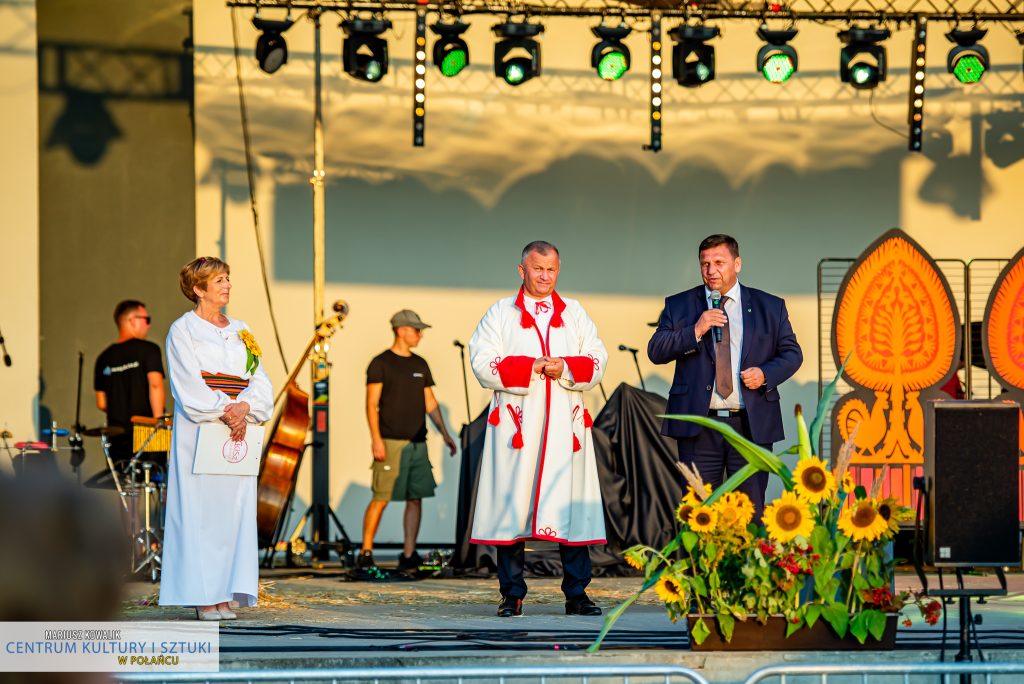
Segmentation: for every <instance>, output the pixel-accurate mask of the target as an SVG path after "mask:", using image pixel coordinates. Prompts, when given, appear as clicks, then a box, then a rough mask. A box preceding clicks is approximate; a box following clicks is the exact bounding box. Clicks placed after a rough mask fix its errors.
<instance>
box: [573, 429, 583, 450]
mask: <svg viewBox="0 0 1024 684" xmlns="http://www.w3.org/2000/svg"><path fill="white" fill-rule="evenodd" d="M582 448H583V446H582V445H581V444H580V439H579V437H577V436H576V433H573V435H572V453H574V454H575V453H576V452H577V451H579V450H580V449H582Z"/></svg>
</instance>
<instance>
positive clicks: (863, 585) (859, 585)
mask: <svg viewBox="0 0 1024 684" xmlns="http://www.w3.org/2000/svg"><path fill="white" fill-rule="evenodd" d="M853 588H854V589H856V590H857V591H864V590H865V589H870V588H871V585H870V584H868V581H867V580H866V579H864V575H857V576H856V577H854V578H853Z"/></svg>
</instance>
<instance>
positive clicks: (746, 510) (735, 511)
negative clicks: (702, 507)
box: [714, 492, 754, 529]
mask: <svg viewBox="0 0 1024 684" xmlns="http://www.w3.org/2000/svg"><path fill="white" fill-rule="evenodd" d="M714 509H715V510H716V511H717V512H718V522H719V524H720V525H721V526H722V528H724V529H728V528H736V527H738V528H740V529H745V528H746V527H747V523H749V522H750V521H751V519H753V517H754V504H752V503H750V499H749V498H748V497H747V495H746V494H744V493H742V492H729V493H728V494H725V495H723V496H722V498H721V499H719V500H718V501H717V502H716V503H715V505H714Z"/></svg>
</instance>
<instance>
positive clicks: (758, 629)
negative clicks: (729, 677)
mask: <svg viewBox="0 0 1024 684" xmlns="http://www.w3.org/2000/svg"><path fill="white" fill-rule="evenodd" d="M696 621H697V616H695V615H687V616H686V628H687V630H690V632H691V633H692V631H693V625H694V623H695V622H696ZM704 624H706V625H707V626H708V628H709V629H710V630H711V634H710V635H708V638H707V639H705V640H704V643H703V644H699V645H698V644H697V643H696V642H694V641H693V640H691V641H690V649H691V650H694V651H891V650H893V648H894V647H895V646H896V627H897V625H898V624H899V615H896V614H893V615H888V616H886V622H885V633H884V634H883V635H882V640H881V641H876V640H875V638H874V637H873V636H871V635H870V634H869V635H868V638H867V640H866V641H865V642H864V643H863V644H862V643H860V642H859V641H857V638H856V637H854V636H853V635H851V634H849V633H847V635H846V636H845V637H842V638H840V636H839V635H838V634H836V633H835V631H833V629H832V626H831V625H829V624H828V623H827V622H825V620H822V619H819V620H818V621H817V622H816V623H814V627H810V628H808V627H807V626H806V625H805V626H804V627H801V628H800V629H798V630H797V631H796V632H793V634H792V635H790V637H789V638H788V639H787V638H786V625H787V623H786V618H784V617H783V616H781V615H773V616H771V617H769V618H768V623H767V624H764V625H762V624H761V623H760V622H758V621H757V620H756V619H755V618H754V617H753V616H751V617H749V618H747V620H746V621H745V622H740V621H739V620H737V621H736V628H735V629H734V630H733V633H732V641H726V640H725V637H724V636H722V632H721V630H720V629H719V627H718V621H717V620H715V618H714V617H713V616H708V617H705V618H704Z"/></svg>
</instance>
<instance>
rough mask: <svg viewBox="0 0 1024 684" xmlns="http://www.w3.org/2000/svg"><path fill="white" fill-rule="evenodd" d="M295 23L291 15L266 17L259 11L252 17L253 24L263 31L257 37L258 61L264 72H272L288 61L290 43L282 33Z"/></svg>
mask: <svg viewBox="0 0 1024 684" xmlns="http://www.w3.org/2000/svg"><path fill="white" fill-rule="evenodd" d="M294 23H295V20H294V19H292V18H291V16H290V15H289V16H287V17H285V18H284V19H264V18H263V17H261V16H260V14H259V12H258V11H257V12H256V15H255V16H254V17H253V18H252V25H253V26H255V27H256V30H257V31H260V32H261V33H260V37H259V38H257V39H256V61H257V62H258V63H259V65H260V69H262V70H263V71H264V72H266V73H268V74H272V73H274V72H275V71H277V70H278V69H280V68H281V67H282V66H284V65H285V64H287V63H288V43H286V42H285V40H284V35H282V34H283V33H284V32H285V31H287V30H288V29H290V28H291V27H292V24H294Z"/></svg>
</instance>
